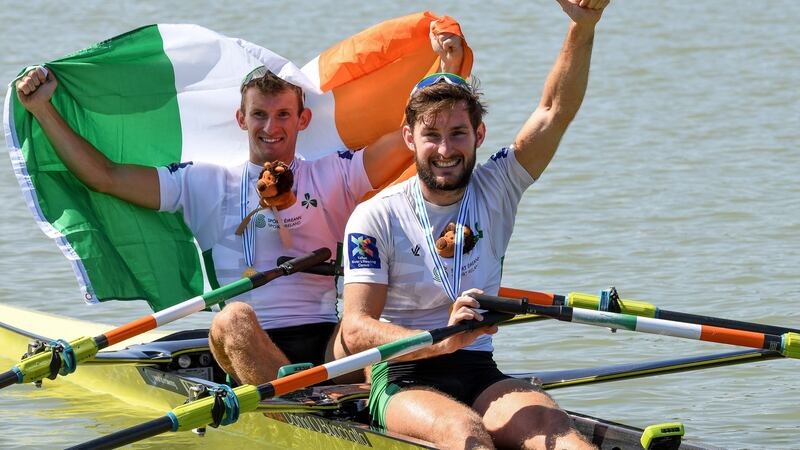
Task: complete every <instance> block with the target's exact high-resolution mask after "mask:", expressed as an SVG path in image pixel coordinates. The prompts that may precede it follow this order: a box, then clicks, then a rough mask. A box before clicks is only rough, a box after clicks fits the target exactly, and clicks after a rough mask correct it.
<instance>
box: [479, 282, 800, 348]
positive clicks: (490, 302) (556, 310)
mask: <svg viewBox="0 0 800 450" xmlns="http://www.w3.org/2000/svg"><path fill="white" fill-rule="evenodd" d="M469 295H470V296H471V297H473V298H475V299H476V300H477V301H478V303H479V304H480V307H481V308H482V309H488V310H492V311H502V312H508V313H514V314H537V315H540V316H547V317H550V318H553V319H557V320H561V321H565V322H575V323H582V324H586V325H594V326H600V327H604V328H614V329H624V330H630V331H639V332H642V333H652V334H661V335H666V336H674V337H682V338H687V339H695V340H698V341H707V342H717V343H720V344H730V345H738V346H742V347H751V348H758V349H765V350H773V351H778V352H780V353H781V354H782V355H783V356H786V357H790V358H800V334H798V333H795V332H787V333H783V334H780V335H777V334H767V333H758V332H754V331H743V330H736V329H732V328H724V327H716V326H711V325H698V324H693V323H684V322H676V321H672V320H664V319H653V318H650V317H639V316H635V315H632V314H621V313H613V312H607V311H594V310H591V309H583V308H573V307H571V306H544V305H537V304H531V303H529V302H528V299H527V298H521V299H514V298H503V297H494V296H490V295H482V294H469Z"/></svg>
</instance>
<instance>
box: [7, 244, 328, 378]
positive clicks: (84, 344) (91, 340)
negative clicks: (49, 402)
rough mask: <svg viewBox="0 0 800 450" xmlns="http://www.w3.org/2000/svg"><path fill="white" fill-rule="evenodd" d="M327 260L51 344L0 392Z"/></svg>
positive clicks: (321, 255) (302, 262) (315, 256)
mask: <svg viewBox="0 0 800 450" xmlns="http://www.w3.org/2000/svg"><path fill="white" fill-rule="evenodd" d="M330 257H331V251H330V250H328V249H327V248H320V249H318V250H314V251H313V252H311V253H308V254H305V255H303V256H299V257H297V258H294V259H292V260H289V261H286V262H284V263H283V264H281V265H279V266H278V267H276V268H274V269H272V270H268V271H265V272H257V273H255V274H253V275H251V276H249V277H245V278H242V279H239V280H236V281H234V282H233V283H230V284H227V285H225V286H222V287H220V288H218V289H214V290H213V291H210V292H207V293H205V294H203V295H199V296H197V297H194V298H190V299H189V300H186V301H184V302H182V303H178V304H177V305H175V306H171V307H169V308H167V309H164V310H162V311H159V312H157V313H153V314H150V315H147V316H144V317H142V318H140V319H137V320H134V321H133V322H130V323H128V324H126V325H123V326H121V327H119V328H115V329H113V330H111V331H109V332H107V333H104V334H101V335H99V336H96V337H89V336H84V337H81V338H78V339H75V340H73V341H72V342H66V341H65V340H59V341H57V342H52V343H50V344H49V345H48V347H49V349H48V350H45V351H43V352H41V353H37V354H35V355H33V356H30V357H28V358H26V359H23V360H22V361H20V362H19V364H17V365H16V366H14V367H12V368H11V370H9V371H7V372H5V373H2V374H0V389H2V388H4V387H6V386H10V385H12V384H15V383H29V382H34V381H40V380H42V379H43V378H45V377H50V378H53V379H54V378H55V377H56V376H57V375H58V374H61V375H68V374H70V373H72V372H74V371H75V368H76V367H75V366H76V365H77V364H79V363H81V362H82V361H85V360H87V359H89V358H91V357H93V356H94V355H96V354H97V352H98V351H100V350H102V349H104V348H106V347H108V346H110V345H114V344H116V343H118V342H122V341H124V340H126V339H129V338H132V337H134V336H137V335H139V334H142V333H144V332H146V331H150V330H152V329H155V328H158V327H159V326H161V325H164V324H167V323H170V322H173V321H175V320H178V319H180V318H182V317H186V316H188V315H190V314H192V313H195V312H197V311H202V310H203V309H205V308H207V307H209V306H211V305H215V304H217V303H220V302H222V301H225V300H228V299H230V298H233V297H235V296H237V295H239V294H242V293H244V292H247V291H250V290H253V289H255V288H257V287H260V286H263V285H265V284H267V283H269V282H270V281H272V280H274V279H276V278H279V277H282V276H285V275H291V274H293V273H295V272H300V271H303V270H305V269H306V268H308V267H311V266H314V265H316V264H319V263H321V262H323V261H326V260H328V259H329V258H330Z"/></svg>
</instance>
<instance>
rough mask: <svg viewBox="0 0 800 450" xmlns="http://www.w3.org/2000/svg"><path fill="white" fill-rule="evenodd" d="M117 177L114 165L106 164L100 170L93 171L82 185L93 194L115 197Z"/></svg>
mask: <svg viewBox="0 0 800 450" xmlns="http://www.w3.org/2000/svg"><path fill="white" fill-rule="evenodd" d="M118 176H119V175H117V174H116V173H115V165H114V164H113V163H110V162H109V163H108V164H103V165H102V166H101V167H100V168H98V169H97V170H95V171H93V173H92V174H91V176H89V177H87V178H86V180H84V183H85V184H86V186H87V187H88V188H89V189H91V190H93V191H94V192H98V193H100V194H107V195H116V194H117V191H116V190H117V183H116V180H117V178H118Z"/></svg>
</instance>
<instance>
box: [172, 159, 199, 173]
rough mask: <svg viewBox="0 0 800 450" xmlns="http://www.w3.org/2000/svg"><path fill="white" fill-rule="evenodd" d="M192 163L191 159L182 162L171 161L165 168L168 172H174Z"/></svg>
mask: <svg viewBox="0 0 800 450" xmlns="http://www.w3.org/2000/svg"><path fill="white" fill-rule="evenodd" d="M192 164H194V163H193V162H192V161H186V162H182V163H172V164H170V165H168V166H167V170H169V173H175V172H177V171H178V170H180V169H183V168H184V167H186V166H191V165H192Z"/></svg>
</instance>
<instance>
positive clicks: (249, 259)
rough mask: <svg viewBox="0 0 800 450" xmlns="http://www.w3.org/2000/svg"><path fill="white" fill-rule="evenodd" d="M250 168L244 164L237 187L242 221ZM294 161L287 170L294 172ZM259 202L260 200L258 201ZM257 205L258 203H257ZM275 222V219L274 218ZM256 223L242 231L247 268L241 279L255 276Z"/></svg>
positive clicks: (248, 164) (248, 187) (248, 190)
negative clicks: (239, 183)
mask: <svg viewBox="0 0 800 450" xmlns="http://www.w3.org/2000/svg"><path fill="white" fill-rule="evenodd" d="M249 166H250V163H249V162H246V163H244V169H242V181H241V185H240V186H239V199H240V203H239V212H240V214H241V217H240V219H241V220H242V221H243V220H244V218H245V217H247V213H248V212H249V211H248V210H247V194H248V192H250V190H251V189H252V187H251V186H252V184H251V183H250V180H249V177H248V173H247V169H248V167H249ZM296 166H297V164H295V160H292V162H291V163H289V170H292V171H293V170H295V167H296ZM259 200H260V199H259ZM257 205H258V203H257ZM276 220H277V218H276ZM256 222H257V220H251V221H250V223H248V224H247V227H246V228H245V229H244V233H243V234H242V253H244V262H245V264H247V268H246V269H245V270H244V273H243V274H242V276H243V277H249V276H252V275H255V274H256V273H257V271H256V265H255V264H256Z"/></svg>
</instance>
